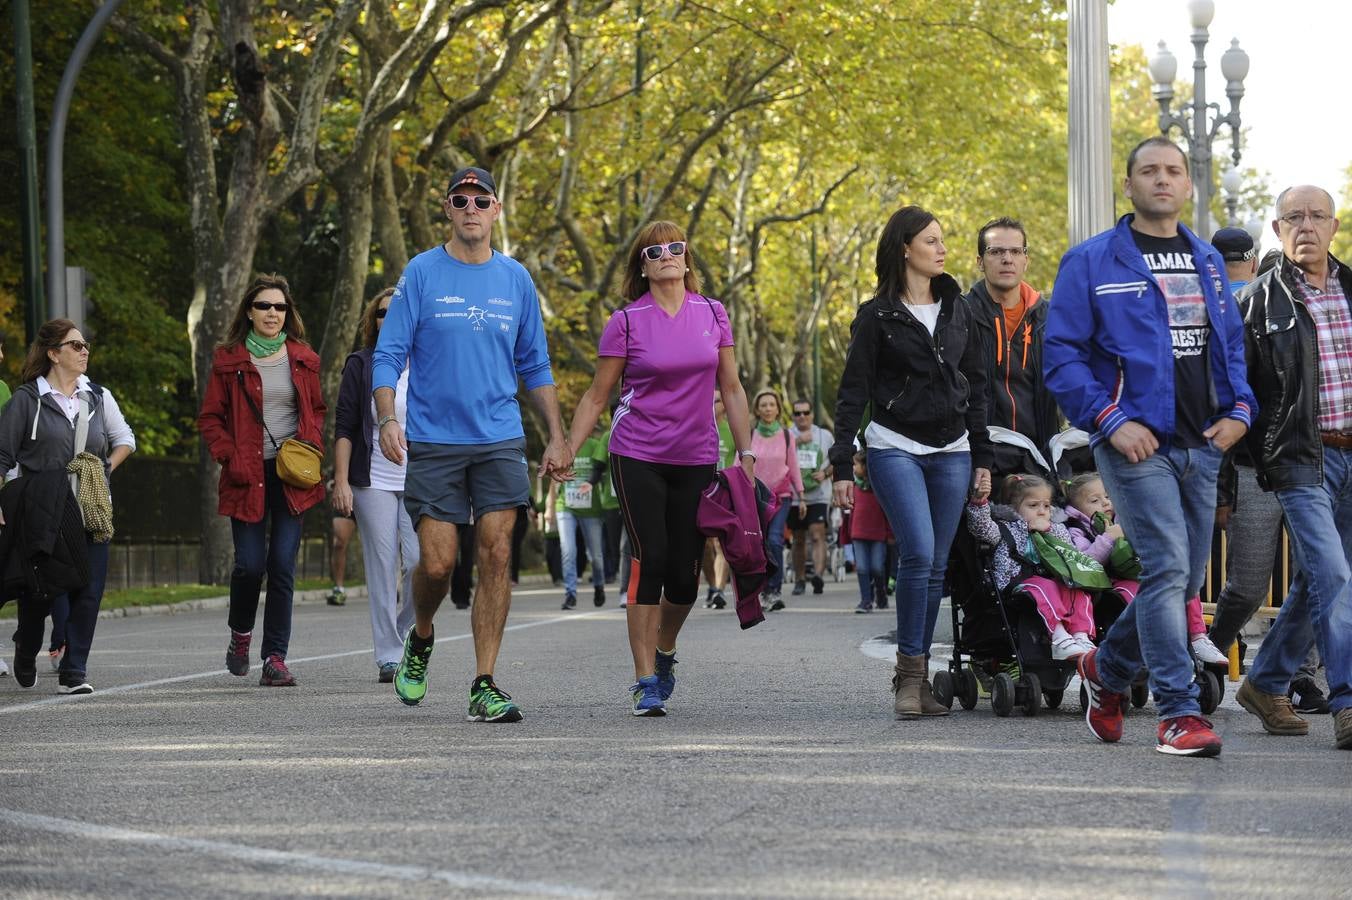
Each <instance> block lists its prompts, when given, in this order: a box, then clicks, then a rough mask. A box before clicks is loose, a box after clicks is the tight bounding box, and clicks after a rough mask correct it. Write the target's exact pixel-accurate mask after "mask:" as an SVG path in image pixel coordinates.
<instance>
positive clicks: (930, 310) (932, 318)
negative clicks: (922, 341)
mask: <svg viewBox="0 0 1352 900" xmlns="http://www.w3.org/2000/svg"><path fill="white" fill-rule="evenodd" d="M906 308H907V309H908V310H909V311H910V313H911V315H913V316H915V317H916V318H917V319H919V320H920V324H921V325H924V326H925V329H926V330H927V331H928V332H929V333H930V337H934V329H935V327H936V326H937V325H938V324H939V304H938V303H924V304H920V305H918V306H913V305H911V304H909V303H908V304H906Z"/></svg>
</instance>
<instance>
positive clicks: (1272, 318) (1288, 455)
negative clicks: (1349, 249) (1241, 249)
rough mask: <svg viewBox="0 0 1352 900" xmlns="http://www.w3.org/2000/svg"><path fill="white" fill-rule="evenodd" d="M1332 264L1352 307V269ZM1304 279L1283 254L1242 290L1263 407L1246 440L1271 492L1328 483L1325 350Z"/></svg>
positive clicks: (1248, 347)
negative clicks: (1322, 406) (1322, 382)
mask: <svg viewBox="0 0 1352 900" xmlns="http://www.w3.org/2000/svg"><path fill="white" fill-rule="evenodd" d="M1330 259H1331V260H1332V262H1333V264H1336V266H1337V270H1336V271H1337V273H1338V282H1339V284H1340V285H1341V286H1342V289H1343V296H1345V297H1347V298H1349V302H1352V271H1349V269H1348V267H1347V266H1345V265H1343V264H1342V263H1340V262H1338V260H1336V259H1333V258H1332V257H1330ZM1330 271H1333V269H1332V267H1330ZM1300 277H1302V276H1301V274H1300V270H1299V269H1297V268H1296V266H1295V264H1294V263H1292V262H1291V260H1289V259H1287V258H1286V257H1285V256H1283V257H1282V259H1281V262H1280V263H1278V264H1277V265H1276V266H1274V267H1273V268H1271V269H1269V270H1268V271H1266V272H1264V273H1263V274H1262V275H1260V276H1258V277H1257V278H1256V279H1254V280H1253V281H1251V282H1249V283H1248V284H1247V285H1245V286H1244V288H1243V289H1242V290H1241V291H1240V292H1239V305H1240V309H1241V311H1242V313H1243V316H1244V350H1245V355H1246V357H1247V358H1248V365H1249V378H1250V380H1251V382H1252V384H1253V389H1254V392H1255V393H1256V394H1257V395H1258V406H1259V411H1258V416H1257V418H1256V419H1255V420H1254V424H1253V427H1252V428H1251V429H1249V433H1248V434H1247V435H1246V436H1245V439H1244V440H1245V444H1246V446H1247V447H1248V451H1249V456H1251V457H1252V458H1253V463H1254V469H1255V470H1256V471H1257V473H1258V484H1259V486H1261V487H1262V488H1263V490H1265V491H1280V490H1285V489H1286V488H1292V487H1297V486H1300V485H1313V484H1322V483H1323V482H1324V445H1323V442H1322V441H1321V440H1320V437H1319V418H1318V417H1319V346H1318V338H1317V337H1316V335H1315V325H1314V319H1313V318H1312V317H1311V316H1310V311H1309V310H1308V309H1307V308H1306V307H1305V303H1304V302H1303V301H1302V300H1301V299H1300V296H1299V294H1298V293H1297V291H1296V289H1295V284H1296V279H1298V278H1300Z"/></svg>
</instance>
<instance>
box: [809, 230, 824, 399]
mask: <svg viewBox="0 0 1352 900" xmlns="http://www.w3.org/2000/svg"><path fill="white" fill-rule="evenodd" d="M811 250H812V308H813V309H816V310H820V306H819V304H820V303H821V294H822V283H821V278H820V276H819V275H818V272H817V225H816V223H815V222H814V223H813V225H812V246H811ZM821 396H822V331H821V324H820V312H818V316H817V317H816V318H813V320H812V415H813V417H814V420H816V421H820V419H821V412H822V409H821V404H822V401H821Z"/></svg>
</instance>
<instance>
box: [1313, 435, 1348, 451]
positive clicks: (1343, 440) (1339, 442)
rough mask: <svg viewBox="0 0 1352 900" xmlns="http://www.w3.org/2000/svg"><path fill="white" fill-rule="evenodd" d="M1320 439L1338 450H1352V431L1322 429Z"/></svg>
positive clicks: (1326, 445)
mask: <svg viewBox="0 0 1352 900" xmlns="http://www.w3.org/2000/svg"><path fill="white" fill-rule="evenodd" d="M1319 439H1320V440H1321V441H1323V442H1324V446H1325V447H1333V448H1335V449H1337V450H1352V432H1347V431H1321V432H1319Z"/></svg>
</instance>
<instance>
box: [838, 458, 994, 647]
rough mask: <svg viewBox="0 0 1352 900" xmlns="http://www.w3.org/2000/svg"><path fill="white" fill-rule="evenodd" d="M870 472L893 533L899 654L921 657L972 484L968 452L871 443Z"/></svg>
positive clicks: (927, 644) (930, 636) (930, 638)
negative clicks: (921, 450)
mask: <svg viewBox="0 0 1352 900" xmlns="http://www.w3.org/2000/svg"><path fill="white" fill-rule="evenodd" d="M868 476H869V480H870V481H871V482H872V483H873V490H874V493H876V494H877V495H878V502H879V503H880V504H881V505H882V508H883V512H884V513H886V514H887V522H888V524H889V525H891V526H892V533H893V534H895V535H896V537H897V652H898V653H900V654H902V655H903V656H923V655H924V654H926V653H928V652H929V647H930V643H931V642H932V641H933V640H934V624H935V623H936V622H938V621H939V602H940V601H941V600H942V599H943V593H944V572H945V571H946V570H947V569H948V551H949V550H950V549H951V547H952V546H953V536H954V535H955V534H957V531H958V523H959V522H960V521H961V520H962V508H963V506H964V505H965V504H966V502H967V492H968V490H969V488H971V485H972V455H971V454H970V453H968V452H966V451H962V452H958V453H927V454H923V455H917V454H914V453H907V452H906V451H905V450H893V449H875V448H873V447H870V448H869V450H868ZM855 565H858V562H857V561H856V562H855ZM883 577H884V578H885V577H887V576H886V575H884V576H883Z"/></svg>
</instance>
